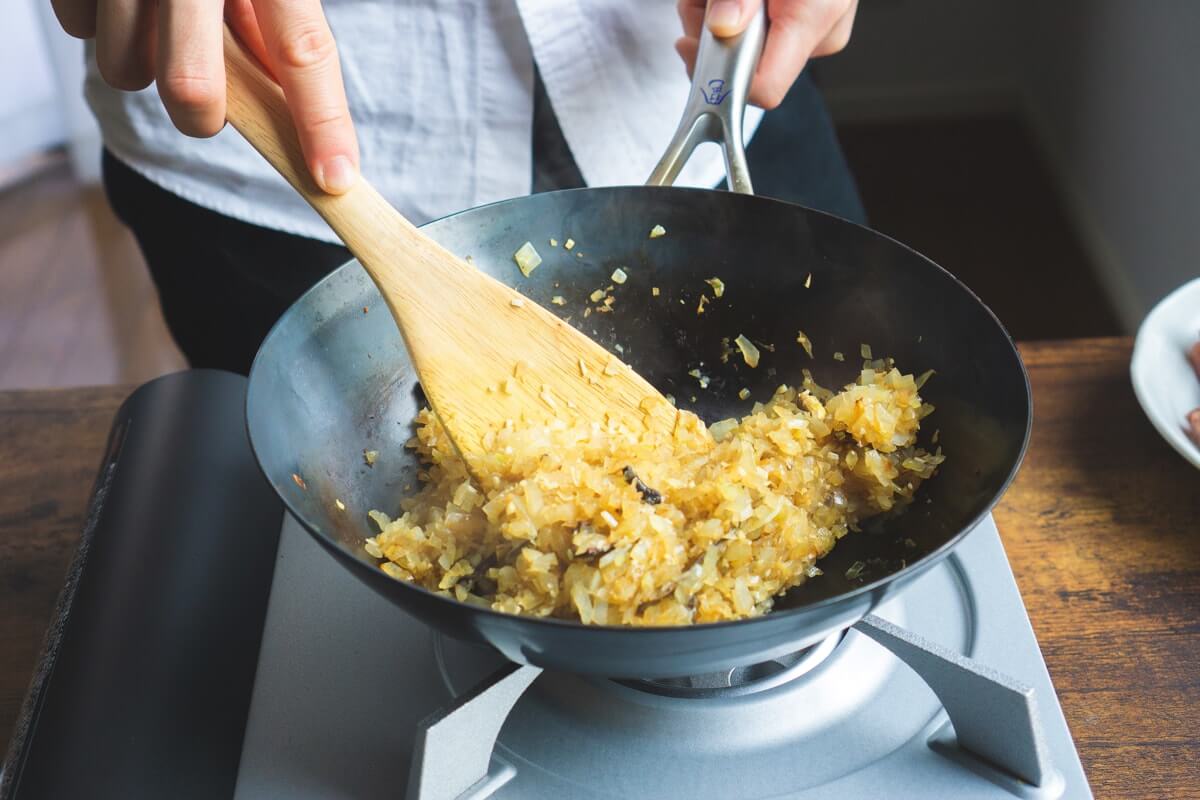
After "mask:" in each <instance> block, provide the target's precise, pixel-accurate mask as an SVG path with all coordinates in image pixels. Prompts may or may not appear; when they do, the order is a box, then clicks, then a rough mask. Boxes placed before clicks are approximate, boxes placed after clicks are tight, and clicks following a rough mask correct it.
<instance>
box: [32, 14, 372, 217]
mask: <svg viewBox="0 0 1200 800" xmlns="http://www.w3.org/2000/svg"><path fill="white" fill-rule="evenodd" d="M51 2H52V3H53V6H54V13H55V14H56V15H57V16H58V21H59V22H60V23H61V24H62V26H63V29H64V30H65V31H66V32H67V33H69V34H70V35H72V36H75V37H78V38H80V39H90V38H93V37H95V39H96V64H97V66H98V67H99V69H100V75H101V76H102V77H103V78H104V80H105V81H106V82H108V83H109V84H110V85H111V86H113V87H114V88H117V89H124V90H126V91H137V90H139V89H144V88H146V87H147V86H149V85H150V83H151V82H154V81H157V82H158V93H159V95H160V96H161V97H162V100H163V105H164V106H166V109H167V113H168V114H169V115H170V117H171V121H172V122H173V123H174V124H175V127H176V128H178V129H179V130H181V131H182V132H183V133H186V134H188V135H189V136H201V137H203V136H212V135H214V134H216V133H217V132H218V131H219V130H221V128H222V127H224V125H225V61H224V55H223V53H224V51H223V47H224V45H223V41H222V39H223V35H224V34H223V24H224V21H227V22H228V23H229V27H230V28H232V29H233V31H234V33H235V34H237V37H238V38H239V39H240V40H241V41H242V42H243V43H244V44H245V45H246V47H247V48H248V49H249V50H250V51H251V52H252V53H254V55H255V56H256V57H257V58H258V60H259V62H261V63H262V64H263V65H264V66H265V67H266V68H267V70H268V71H269V72H270V73H271V74H272V75H273V76H274V77H275V79H276V80H277V81H278V82H279V84H280V86H282V87H283V93H284V95H285V96H286V97H287V101H288V107H289V108H290V109H291V112H292V119H293V121H294V122H295V124H296V131H297V132H298V133H299V136H300V145H301V147H302V148H303V150H304V156H305V160H306V161H307V163H308V169H309V171H310V172H311V173H312V176H313V178H314V179H315V180H316V182H317V185H319V186H320V187H321V188H322V189H324V190H325V191H327V192H329V193H331V194H341V193H343V192H345V191H347V190H348V189H349V188H350V187H351V186H352V185H353V184H354V181H355V180H356V179H357V177H358V140H357V139H356V138H355V135H354V125H353V123H352V122H351V121H350V111H349V108H348V107H347V104H346V91H345V88H344V87H343V84H342V69H341V65H340V64H339V63H338V57H337V47H336V45H335V44H334V41H333V34H332V32H331V31H330V30H329V23H328V22H326V20H325V14H324V12H323V11H322V10H321V0H227V2H224V3H222V0H158V2H152V1H151V0H51ZM222 7H224V8H222ZM222 11H223V12H224V13H222Z"/></svg>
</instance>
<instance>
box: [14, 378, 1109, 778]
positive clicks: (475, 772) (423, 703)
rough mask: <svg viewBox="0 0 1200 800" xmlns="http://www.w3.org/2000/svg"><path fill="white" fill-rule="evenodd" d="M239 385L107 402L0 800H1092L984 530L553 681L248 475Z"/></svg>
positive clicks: (182, 381)
mask: <svg viewBox="0 0 1200 800" xmlns="http://www.w3.org/2000/svg"><path fill="white" fill-rule="evenodd" d="M244 391H245V383H244V381H243V380H242V379H240V378H236V377H235V376H232V375H227V374H224V373H215V372H198V371H194V372H189V373H180V374H178V375H174V376H169V377H167V378H164V379H160V380H159V381H155V382H153V383H152V384H148V385H147V386H146V387H143V388H142V389H141V390H139V391H138V392H137V393H135V395H134V396H133V397H132V398H131V399H130V400H129V401H127V402H126V404H125V405H124V406H123V407H122V409H121V411H120V412H119V414H118V417H117V421H116V424H115V426H114V433H113V438H112V444H111V446H110V449H109V454H108V457H107V458H106V461H105V464H104V466H103V468H102V470H101V474H100V478H99V479H98V481H97V486H96V491H95V494H94V499H93V504H92V509H91V513H90V515H89V519H88V524H87V526H86V528H85V531H84V535H83V538H82V541H81V545H80V550H79V555H78V557H77V559H76V562H75V565H74V566H73V567H72V570H71V572H70V574H69V576H68V582H67V586H66V588H65V589H64V592H63V596H62V599H61V601H60V607H59V609H58V612H57V613H56V616H55V620H54V621H53V622H52V625H51V630H50V633H49V634H48V638H47V648H46V652H45V654H44V656H43V660H42V663H41V666H40V668H39V671H38V674H37V676H36V677H35V680H34V683H33V686H32V687H31V689H30V694H29V697H28V698H27V702H26V706H25V711H24V714H23V718H22V721H21V723H20V724H19V725H18V730H17V736H16V737H15V739H14V742H13V745H12V748H11V749H10V752H9V754H8V758H7V761H6V765H5V773H4V778H3V781H2V782H0V800H17V799H18V798H19V799H20V800H28V799H29V798H41V797H69V796H89V797H167V796H169V797H179V798H184V797H219V796H231V797H236V798H291V799H293V800H296V799H299V798H318V797H319V798H392V799H398V798H407V799H408V800H449V799H450V798H485V797H495V798H513V799H517V798H575V797H578V798H591V797H595V798H601V797H613V798H616V797H619V798H670V797H686V798H696V799H697V800H699V799H700V798H795V799H796V800H800V799H802V798H803V799H805V800H807V799H809V798H835V797H836V798H841V799H844V798H850V797H903V798H907V797H954V798H1005V797H1014V796H1015V797H1022V798H1089V797H1091V792H1090V790H1089V788H1088V784H1087V779H1086V778H1085V776H1084V773H1083V769H1082V767H1081V765H1080V762H1079V758H1078V755H1077V754H1076V752H1075V749H1074V746H1073V744H1072V741H1071V736H1070V733H1069V731H1068V729H1067V725H1066V721H1065V720H1064V718H1063V715H1062V710H1061V708H1060V707H1059V704H1058V700H1057V698H1056V696H1055V694H1054V688H1053V686H1052V685H1051V683H1050V678H1049V675H1048V674H1047V672H1046V667H1045V665H1044V663H1043V661H1042V657H1041V653H1040V651H1039V649H1038V646H1037V642H1036V640H1035V638H1034V634H1033V630H1032V628H1031V627H1030V624H1029V619H1028V617H1027V616H1026V613H1025V609H1024V607H1023V605H1022V603H1021V598H1020V595H1019V593H1018V591H1017V587H1016V583H1015V582H1014V580H1013V576H1012V573H1011V571H1010V570H1009V567H1008V563H1007V560H1006V558H1005V556H1004V550H1003V547H1002V545H1001V542H1000V538H999V534H998V532H997V530H996V527H995V524H994V522H993V521H992V519H991V518H990V517H988V518H987V519H986V520H985V521H984V522H983V523H981V524H980V525H979V526H978V527H977V528H976V529H975V531H974V532H973V533H971V534H970V535H969V536H968V537H967V539H966V540H965V541H964V542H963V543H962V544H961V545H960V546H959V547H958V548H957V549H956V550H955V551H954V553H953V554H952V555H951V556H950V557H949V558H948V559H946V560H945V561H944V562H943V563H942V564H941V565H939V566H937V567H936V568H934V569H933V570H931V571H930V572H928V573H927V574H926V575H925V576H923V577H922V578H920V579H919V581H917V582H916V583H914V584H913V585H912V586H911V588H908V589H906V590H905V591H904V592H902V593H901V594H900V595H898V596H896V597H895V598H894V599H893V600H890V601H888V602H887V603H885V604H884V605H883V606H881V607H879V608H878V609H877V611H876V614H875V615H874V616H871V617H868V618H867V619H865V620H864V621H862V622H860V623H859V624H858V625H856V626H855V627H854V628H852V629H850V630H848V631H845V632H843V633H840V634H838V635H836V636H833V637H831V638H829V639H827V640H826V641H824V642H822V643H820V644H818V645H816V646H815V647H813V648H810V649H809V650H807V651H805V652H802V653H796V654H793V655H791V656H788V657H786V658H781V659H778V660H776V661H772V662H768V663H765V664H758V665H753V666H750V667H739V668H736V669H730V670H726V671H722V672H720V673H716V674H712V675H701V676H689V677H682V678H678V679H672V680H656V681H639V680H632V679H613V680H608V679H599V678H587V677H580V676H575V675H568V674H552V673H548V672H542V671H541V670H539V669H537V668H535V667H527V666H518V665H514V664H511V663H508V662H505V661H503V660H502V659H500V657H499V656H498V655H497V654H496V653H495V652H493V651H491V650H489V649H485V648H480V647H476V646H474V645H469V644H464V643H461V642H458V641H454V640H451V639H447V638H444V637H442V636H440V635H438V634H436V633H434V632H433V631H432V630H431V629H429V628H428V627H426V626H425V625H424V624H422V623H421V622H419V621H417V620H416V619H414V618H411V617H409V616H407V615H405V614H404V613H402V612H401V611H399V610H398V609H397V608H395V607H394V606H393V605H391V604H390V603H389V602H388V601H386V600H385V599H383V598H382V597H380V596H378V595H376V594H374V593H373V592H372V591H371V590H370V589H368V588H367V587H366V586H364V585H363V584H361V583H360V582H358V581H357V580H356V579H355V578H354V577H353V576H352V575H351V574H350V573H349V572H347V571H345V570H344V569H343V568H341V567H339V566H338V565H337V564H336V563H335V562H334V561H333V559H332V558H331V557H330V556H329V555H328V554H326V553H325V552H324V551H323V550H322V549H321V547H320V545H319V544H318V543H317V542H316V541H315V540H313V539H312V538H311V537H310V536H309V535H308V534H307V533H305V532H304V531H303V530H302V529H301V527H300V525H299V524H298V523H297V522H296V521H295V520H294V519H292V518H290V517H287V516H285V515H284V513H283V512H282V510H281V506H280V505H279V503H278V501H277V499H276V498H275V495H274V493H273V491H272V490H271V489H270V487H269V486H266V485H265V484H264V483H263V481H262V479H261V477H260V476H259V474H258V471H257V468H256V465H255V464H254V461H253V457H252V455H251V454H250V452H249V447H248V445H247V442H246V437H245V433H244V429H243V423H242V417H241V413H242V411H241V404H242V402H243V397H244ZM931 687H933V688H931ZM935 689H936V692H935Z"/></svg>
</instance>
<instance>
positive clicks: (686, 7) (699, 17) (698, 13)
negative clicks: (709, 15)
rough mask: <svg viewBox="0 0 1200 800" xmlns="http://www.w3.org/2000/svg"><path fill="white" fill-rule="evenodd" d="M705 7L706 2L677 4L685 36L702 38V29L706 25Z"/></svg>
mask: <svg viewBox="0 0 1200 800" xmlns="http://www.w3.org/2000/svg"><path fill="white" fill-rule="evenodd" d="M704 5H705V2H704V0H679V2H678V3H676V4H675V11H676V12H677V13H678V14H679V21H680V22H682V23H683V35H684V36H687V37H689V38H692V39H698V38H700V28H701V26H703V25H704Z"/></svg>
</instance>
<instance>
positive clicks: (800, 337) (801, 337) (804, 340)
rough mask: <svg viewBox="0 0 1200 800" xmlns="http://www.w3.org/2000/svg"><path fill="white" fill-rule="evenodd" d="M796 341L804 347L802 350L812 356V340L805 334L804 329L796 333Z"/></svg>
mask: <svg viewBox="0 0 1200 800" xmlns="http://www.w3.org/2000/svg"><path fill="white" fill-rule="evenodd" d="M796 341H797V342H799V343H800V346H801V347H803V348H804V352H806V353H808V357H809V358H812V357H813V353H812V340H811V339H809V338H808V336H807V335H805V333H804V331H799V332H798V333H797V334H796Z"/></svg>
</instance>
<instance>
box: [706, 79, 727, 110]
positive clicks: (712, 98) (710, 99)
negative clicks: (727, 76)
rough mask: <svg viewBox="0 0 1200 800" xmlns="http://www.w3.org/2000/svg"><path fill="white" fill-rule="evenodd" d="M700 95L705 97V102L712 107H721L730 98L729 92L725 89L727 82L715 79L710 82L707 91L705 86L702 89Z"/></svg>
mask: <svg viewBox="0 0 1200 800" xmlns="http://www.w3.org/2000/svg"><path fill="white" fill-rule="evenodd" d="M700 94H701V95H703V96H704V102H706V103H708V104H709V105H710V106H719V105H721V103H724V102H725V98H726V97H728V96H729V90H728V89H726V88H725V81H723V80H722V79H720V78H713V79H712V80H711V81H709V82H708V89H707V90H706V89H705V88H704V87H703V86H701V87H700Z"/></svg>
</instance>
